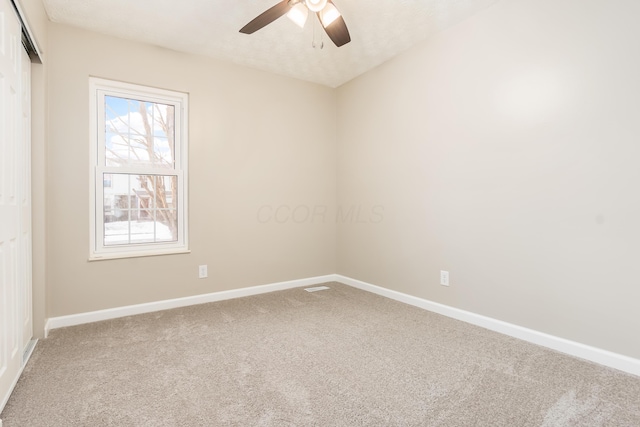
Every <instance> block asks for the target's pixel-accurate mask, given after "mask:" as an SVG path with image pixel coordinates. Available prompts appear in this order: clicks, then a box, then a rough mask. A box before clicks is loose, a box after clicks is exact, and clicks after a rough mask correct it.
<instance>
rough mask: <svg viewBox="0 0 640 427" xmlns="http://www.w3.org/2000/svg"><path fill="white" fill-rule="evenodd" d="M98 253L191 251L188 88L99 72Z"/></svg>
mask: <svg viewBox="0 0 640 427" xmlns="http://www.w3.org/2000/svg"><path fill="white" fill-rule="evenodd" d="M90 89H91V182H92V185H91V193H92V194H91V251H90V259H106V258H122V257H130V256H148V255H159V254H168V253H181V252H188V245H187V200H186V197H187V104H188V97H187V94H184V93H180V92H172V91H167V90H160V89H155V88H149V87H145V86H138V85H131V84H125V83H120V82H114V81H109V80H104V79H98V78H91V79H90Z"/></svg>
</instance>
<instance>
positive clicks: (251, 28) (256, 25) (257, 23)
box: [240, 0, 291, 34]
mask: <svg viewBox="0 0 640 427" xmlns="http://www.w3.org/2000/svg"><path fill="white" fill-rule="evenodd" d="M289 9H291V5H290V4H289V0H283V1H281V2H280V3H278V4H277V5H275V6H273V7H272V8H270V9H267V10H266V11H264V12H262V13H261V14H260V15H258V16H256V17H255V18H254V19H253V20H252V21H251V22H249V23H248V24H247V25H245V26H244V27H242V28H241V29H240V32H241V33H244V34H253V33H255V32H256V31H258V30H259V29H260V28H262V27H265V26H267V25H269V24H271V23H272V22H273V21H275V20H276V19H278V18H280V17H281V16H282V15H285V14H286V13H287V12H289Z"/></svg>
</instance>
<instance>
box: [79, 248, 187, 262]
mask: <svg viewBox="0 0 640 427" xmlns="http://www.w3.org/2000/svg"><path fill="white" fill-rule="evenodd" d="M190 253H191V250H190V249H167V250H164V251H138V252H133V251H132V252H118V253H111V254H91V255H89V261H106V260H110V259H123V258H142V257H151V256H162V255H182V254H190Z"/></svg>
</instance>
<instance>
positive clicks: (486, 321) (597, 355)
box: [335, 275, 640, 376]
mask: <svg viewBox="0 0 640 427" xmlns="http://www.w3.org/2000/svg"><path fill="white" fill-rule="evenodd" d="M336 276H337V277H336V279H335V280H336V281H337V282H340V283H344V284H346V285H349V286H352V287H354V288H358V289H362V290H364V291H368V292H372V293H374V294H378V295H381V296H384V297H387V298H390V299H393V300H396V301H400V302H403V303H405V304H409V305H413V306H415V307H419V308H422V309H424V310H428V311H432V312H434V313H438V314H442V315H444V316H447V317H451V318H453V319H457V320H461V321H463V322H467V323H471V324H472V325H476V326H480V327H482V328H485V329H489V330H492V331H495V332H499V333H501V334H504V335H508V336H510V337H514V338H518V339H521V340H523V341H527V342H530V343H533V344H537V345H540V346H543V347H547V348H550V349H553V350H556V351H559V352H561V353H565V354H568V355H571V356H575V357H578V358H580V359H585V360H589V361H591V362H595V363H598V364H600V365H604V366H608V367H610V368H614V369H618V370H620V371H623V372H627V373H629V374H633V375H637V376H640V360H639V359H634V358H632V357H628V356H624V355H622V354H617V353H613V352H610V351H607V350H602V349H600V348H596V347H591V346H588V345H585V344H581V343H578V342H575V341H570V340H567V339H564V338H560V337H556V336H553V335H549V334H545V333H543V332H538V331H535V330H533V329H528V328H524V327H522V326H518V325H514V324H512V323H507V322H503V321H501V320H497V319H493V318H491V317H486V316H482V315H480V314H475V313H471V312H469V311H465V310H460V309H458V308H454V307H450V306H448V305H444V304H439V303H437V302H433V301H429V300H426V299H422V298H418V297H414V296H411V295H407V294H403V293H402V292H397V291H392V290H390V289H386V288H382V287H380V286H376V285H372V284H370V283H366V282H362V281H360V280H356V279H352V278H350V277H345V276H342V275H336Z"/></svg>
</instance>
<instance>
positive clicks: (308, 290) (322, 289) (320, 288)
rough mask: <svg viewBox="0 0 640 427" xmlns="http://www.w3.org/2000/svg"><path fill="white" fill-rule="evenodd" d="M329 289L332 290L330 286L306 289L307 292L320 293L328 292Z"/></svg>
mask: <svg viewBox="0 0 640 427" xmlns="http://www.w3.org/2000/svg"><path fill="white" fill-rule="evenodd" d="M327 289H331V288H330V287H328V286H316V287H315V288H306V289H305V291H307V292H318V291H326V290H327Z"/></svg>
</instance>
